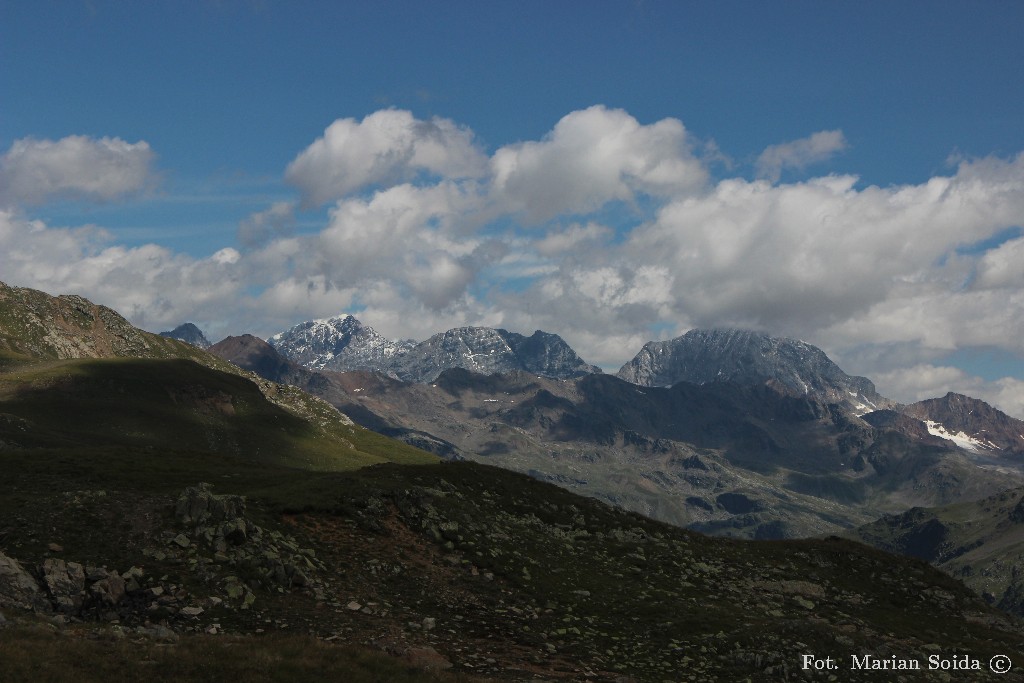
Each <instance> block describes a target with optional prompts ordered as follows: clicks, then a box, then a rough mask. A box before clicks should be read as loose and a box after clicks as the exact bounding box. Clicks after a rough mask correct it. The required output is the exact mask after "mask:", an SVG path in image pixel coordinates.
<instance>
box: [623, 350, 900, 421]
mask: <svg viewBox="0 0 1024 683" xmlns="http://www.w3.org/2000/svg"><path fill="white" fill-rule="evenodd" d="M617 376H618V377H619V378H621V379H624V380H626V381H627V382H632V383H633V384H639V385H641V386H671V385H673V384H676V383H678V382H691V383H693V384H708V383H710V382H733V383H735V384H752V385H760V384H768V385H770V386H772V387H773V388H774V389H776V390H778V391H782V392H783V393H787V394H790V395H794V396H808V397H810V398H814V399H816V400H819V401H823V402H825V403H838V404H840V405H842V406H844V407H845V408H847V409H848V410H850V411H851V412H854V413H856V414H858V415H860V414H864V413H868V412H871V411H874V410H878V409H882V408H892V407H895V405H896V404H895V402H894V401H891V400H889V399H887V398H885V397H883V396H880V395H879V394H878V392H877V391H875V385H874V384H872V383H871V381H870V380H868V379H867V378H864V377H854V376H851V375H848V374H846V373H845V372H843V371H842V370H841V369H840V368H839V366H838V365H836V364H835V363H833V362H832V360H831V359H830V358H829V357H828V356H827V355H825V352H824V351H822V350H821V349H819V348H817V347H816V346H812V345H811V344H808V343H806V342H802V341H798V340H796V339H784V338H779V337H770V336H768V335H766V334H761V333H758V332H750V331H746V330H690V331H689V332H687V333H686V334H684V335H683V336H681V337H677V338H675V339H670V340H668V341H660V342H648V343H647V344H645V345H644V347H643V349H641V350H640V353H638V354H637V355H636V356H635V357H634V358H633V360H631V361H629V362H628V363H626V364H625V365H623V366H622V368H621V369H620V370H619V372H618V373H617Z"/></svg>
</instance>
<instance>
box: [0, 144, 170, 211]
mask: <svg viewBox="0 0 1024 683" xmlns="http://www.w3.org/2000/svg"><path fill="white" fill-rule="evenodd" d="M154 159H155V155H154V153H153V151H152V150H151V149H150V148H149V144H147V143H146V142H145V141H139V142H135V143H129V142H125V141H124V140H122V139H120V138H108V137H104V138H98V139H97V138H89V137H85V136H82V135H72V136H68V137H66V138H61V139H60V140H56V141H54V140H35V139H32V138H26V139H22V140H16V141H15V142H14V144H13V145H11V148H10V149H9V150H7V152H6V153H5V154H4V155H3V157H0V206H3V205H7V206H12V205H22V206H24V205H35V204H41V203H43V202H45V201H47V200H50V199H64V198H71V199H87V200H93V201H110V200H113V199H116V198H118V197H121V196H123V195H127V194H131V193H135V192H139V191H142V190H144V189H146V188H148V187H151V186H152V185H153V184H154V183H155V181H156V178H155V175H154V171H153V162H154Z"/></svg>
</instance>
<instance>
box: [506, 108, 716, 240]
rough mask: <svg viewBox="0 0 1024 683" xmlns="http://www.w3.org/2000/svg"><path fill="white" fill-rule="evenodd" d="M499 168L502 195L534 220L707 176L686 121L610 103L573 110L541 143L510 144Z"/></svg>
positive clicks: (670, 190)
mask: <svg viewBox="0 0 1024 683" xmlns="http://www.w3.org/2000/svg"><path fill="white" fill-rule="evenodd" d="M491 168H492V172H493V184H494V188H493V191H494V194H495V197H496V200H497V201H498V202H499V203H500V205H501V206H502V207H503V208H504V209H506V210H507V211H510V212H513V213H519V214H521V215H522V216H523V217H524V218H525V220H526V221H528V222H530V223H539V222H541V221H545V220H547V219H549V218H552V217H554V216H557V215H560V214H578V213H588V212H591V211H595V210H597V209H600V208H601V207H602V206H603V205H605V204H606V203H608V202H611V201H615V200H620V201H631V200H632V199H633V198H634V196H635V195H636V194H637V193H642V194H647V195H654V196H659V197H665V196H672V195H680V194H686V193H690V192H693V191H696V190H698V189H700V188H701V187H703V185H704V183H705V182H706V180H707V173H706V170H705V169H704V166H703V164H701V162H700V161H699V160H697V159H696V158H695V157H694V156H693V154H692V153H691V151H690V147H689V141H688V140H687V135H686V130H685V128H684V127H683V124H682V123H681V122H680V121H679V120H677V119H662V120H661V121H658V122H656V123H653V124H650V125H641V124H640V123H639V122H638V121H637V120H636V119H635V118H633V117H632V116H630V115H629V114H627V113H626V112H624V111H622V110H621V109H607V108H605V107H603V106H594V107H590V108H589V109H585V110H582V111H575V112H572V113H571V114H568V115H567V116H565V117H564V118H562V120H561V121H559V122H558V123H557V124H556V125H555V128H554V129H553V130H552V131H551V132H550V133H549V134H548V135H547V136H546V137H545V138H544V139H543V140H541V141H537V142H532V141H531V142H521V143H518V144H514V145H508V146H506V147H502V148H501V149H499V150H498V151H497V152H495V153H494V156H493V157H492V158H491Z"/></svg>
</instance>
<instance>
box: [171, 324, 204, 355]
mask: <svg viewBox="0 0 1024 683" xmlns="http://www.w3.org/2000/svg"><path fill="white" fill-rule="evenodd" d="M160 336H161V337H167V338H169V339H177V340H178V341H183V342H185V343H186V344H191V345H192V346H196V347H198V348H200V349H208V348H210V346H212V345H211V344H210V340H209V339H207V338H206V335H205V334H203V331H202V330H200V329H199V328H198V327H196V325H195V324H194V323H184V324H182V325H178V326H177V327H175V328H174V329H173V330H170V331H168V332H161V333H160Z"/></svg>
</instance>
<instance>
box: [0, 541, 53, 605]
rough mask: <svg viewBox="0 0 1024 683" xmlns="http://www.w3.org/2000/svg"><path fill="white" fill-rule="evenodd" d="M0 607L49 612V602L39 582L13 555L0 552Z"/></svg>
mask: <svg viewBox="0 0 1024 683" xmlns="http://www.w3.org/2000/svg"><path fill="white" fill-rule="evenodd" d="M0 607H12V608H15V609H24V610H32V611H35V612H49V611H50V609H51V608H50V602H49V601H48V600H47V599H46V594H45V593H44V592H43V591H42V589H40V587H39V584H38V583H36V580H35V579H34V578H32V575H31V574H29V573H28V572H27V571H25V569H24V568H23V567H22V566H21V563H20V562H18V561H17V560H16V559H14V558H13V557H8V556H7V555H5V554H3V553H2V552H0Z"/></svg>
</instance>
